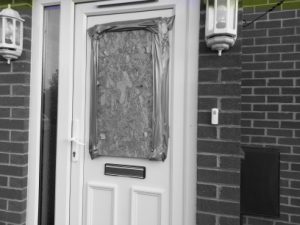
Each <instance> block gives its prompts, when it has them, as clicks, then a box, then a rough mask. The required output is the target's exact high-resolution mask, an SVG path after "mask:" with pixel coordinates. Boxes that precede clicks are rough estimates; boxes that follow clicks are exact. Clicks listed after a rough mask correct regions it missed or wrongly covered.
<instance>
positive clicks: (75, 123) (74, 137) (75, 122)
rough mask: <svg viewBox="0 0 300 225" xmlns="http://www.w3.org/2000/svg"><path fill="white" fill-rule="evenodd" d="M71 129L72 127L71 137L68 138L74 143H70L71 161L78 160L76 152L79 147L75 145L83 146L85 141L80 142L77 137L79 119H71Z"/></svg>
mask: <svg viewBox="0 0 300 225" xmlns="http://www.w3.org/2000/svg"><path fill="white" fill-rule="evenodd" d="M72 129H73V132H72V137H71V138H70V142H71V143H74V144H75V145H74V144H73V145H72V151H71V154H72V161H73V162H77V161H78V160H79V152H78V150H79V148H78V146H76V145H80V146H85V143H84V142H81V141H80V140H79V139H78V134H79V120H73V121H72Z"/></svg>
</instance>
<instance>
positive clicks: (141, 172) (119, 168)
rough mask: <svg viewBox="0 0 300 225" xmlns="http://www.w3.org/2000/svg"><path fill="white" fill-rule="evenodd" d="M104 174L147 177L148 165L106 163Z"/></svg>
mask: <svg viewBox="0 0 300 225" xmlns="http://www.w3.org/2000/svg"><path fill="white" fill-rule="evenodd" d="M104 174H105V175H108V176H118V177H131V178H138V179H145V177H146V167H144V166H130V165H120V164H110V163H106V164H105V169H104Z"/></svg>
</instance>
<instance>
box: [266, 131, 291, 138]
mask: <svg viewBox="0 0 300 225" xmlns="http://www.w3.org/2000/svg"><path fill="white" fill-rule="evenodd" d="M267 135H270V136H277V137H292V136H293V131H292V130H283V129H268V130H267Z"/></svg>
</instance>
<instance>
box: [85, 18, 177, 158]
mask: <svg viewBox="0 0 300 225" xmlns="http://www.w3.org/2000/svg"><path fill="white" fill-rule="evenodd" d="M173 22H174V17H168V18H154V19H146V20H139V21H127V22H118V23H109V24H101V25H96V26H94V27H92V28H90V29H89V30H88V34H89V36H90V38H91V46H92V51H91V52H92V57H91V59H92V69H91V79H90V80H91V83H90V85H91V87H90V90H91V104H90V105H91V115H90V142H89V150H90V155H91V158H92V159H94V158H96V157H99V156H115V157H128V158H145V159H150V160H157V161H164V160H165V159H166V157H167V150H168V139H169V59H170V42H169V31H170V30H171V29H172V27H173Z"/></svg>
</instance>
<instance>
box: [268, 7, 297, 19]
mask: <svg viewBox="0 0 300 225" xmlns="http://www.w3.org/2000/svg"><path fill="white" fill-rule="evenodd" d="M295 16H296V12H295V11H294V10H293V11H280V12H271V13H269V19H271V20H272V19H286V18H294V17H295ZM284 22H285V21H284Z"/></svg>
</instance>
